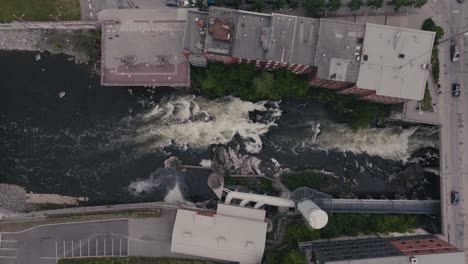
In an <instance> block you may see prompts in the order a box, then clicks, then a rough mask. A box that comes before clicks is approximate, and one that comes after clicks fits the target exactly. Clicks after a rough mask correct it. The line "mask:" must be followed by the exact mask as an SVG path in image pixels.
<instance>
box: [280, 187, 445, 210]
mask: <svg viewBox="0 0 468 264" xmlns="http://www.w3.org/2000/svg"><path fill="white" fill-rule="evenodd" d="M289 198H290V199H292V200H293V201H294V202H296V203H297V202H299V201H301V200H304V199H310V200H312V201H313V202H314V203H315V204H317V206H318V207H320V208H321V209H322V210H324V211H327V212H329V213H362V214H440V206H441V205H440V201H439V200H388V199H382V200H380V199H379V200H377V199H333V198H332V197H331V196H330V195H328V194H325V193H321V192H318V191H316V190H313V189H310V188H308V187H299V188H297V189H295V190H294V191H293V192H292V193H291V195H290V196H289Z"/></svg>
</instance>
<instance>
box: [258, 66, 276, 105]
mask: <svg viewBox="0 0 468 264" xmlns="http://www.w3.org/2000/svg"><path fill="white" fill-rule="evenodd" d="M274 82H275V79H274V76H273V74H271V73H269V72H267V71H265V70H264V71H262V73H260V75H258V76H257V77H255V79H254V80H253V88H254V90H255V94H256V95H257V97H260V98H268V99H273V100H277V99H280V97H281V96H280V95H279V94H277V93H275V91H273V89H272V88H273V84H274Z"/></svg>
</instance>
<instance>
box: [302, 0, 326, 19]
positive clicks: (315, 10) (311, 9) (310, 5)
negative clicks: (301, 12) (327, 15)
mask: <svg viewBox="0 0 468 264" xmlns="http://www.w3.org/2000/svg"><path fill="white" fill-rule="evenodd" d="M302 7H303V8H304V9H305V11H306V12H307V14H308V15H309V16H317V15H318V14H320V13H321V12H322V11H323V8H324V7H325V0H303V1H302Z"/></svg>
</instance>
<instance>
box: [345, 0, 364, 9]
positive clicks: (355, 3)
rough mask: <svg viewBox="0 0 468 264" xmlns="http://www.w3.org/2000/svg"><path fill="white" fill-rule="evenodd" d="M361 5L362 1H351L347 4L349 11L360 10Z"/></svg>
mask: <svg viewBox="0 0 468 264" xmlns="http://www.w3.org/2000/svg"><path fill="white" fill-rule="evenodd" d="M363 5H364V3H363V2H362V0H351V2H349V4H348V6H349V8H350V9H351V11H356V10H359V9H361V7H362V6H363Z"/></svg>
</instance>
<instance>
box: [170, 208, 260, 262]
mask: <svg viewBox="0 0 468 264" xmlns="http://www.w3.org/2000/svg"><path fill="white" fill-rule="evenodd" d="M232 207H236V208H235V210H229V209H233V208H232ZM244 209H245V210H244ZM251 210H255V211H259V212H260V213H258V212H255V213H253V218H250V219H249V218H248V217H249V216H248V215H249V213H251V212H252V211H251ZM225 212H229V215H223V213H225ZM236 213H238V215H236ZM264 214H265V212H264V211H263V210H260V209H251V208H243V207H237V206H232V205H224V204H218V212H217V213H216V214H214V215H206V214H201V213H199V212H196V211H189V210H182V209H179V210H177V216H176V221H175V224H174V230H173V232H172V245H171V251H172V252H176V253H182V254H187V255H194V256H200V257H204V258H211V259H218V260H226V261H234V262H239V263H241V264H257V263H261V261H262V257H263V252H264V249H265V239H266V229H267V223H265V221H264V217H263V218H262V219H260V218H259V217H260V216H261V215H263V216H264Z"/></svg>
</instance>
